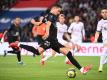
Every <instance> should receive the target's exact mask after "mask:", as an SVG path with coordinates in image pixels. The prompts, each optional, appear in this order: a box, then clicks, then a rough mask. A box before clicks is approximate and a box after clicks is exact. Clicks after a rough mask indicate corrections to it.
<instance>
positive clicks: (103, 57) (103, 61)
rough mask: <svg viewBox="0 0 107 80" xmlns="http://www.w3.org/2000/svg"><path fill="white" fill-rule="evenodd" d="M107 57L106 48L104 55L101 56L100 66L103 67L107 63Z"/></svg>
mask: <svg viewBox="0 0 107 80" xmlns="http://www.w3.org/2000/svg"><path fill="white" fill-rule="evenodd" d="M106 57H107V48H106V47H105V48H104V51H103V54H102V55H101V56H100V65H103V64H104V63H105V60H106Z"/></svg>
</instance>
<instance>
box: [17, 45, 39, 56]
mask: <svg viewBox="0 0 107 80" xmlns="http://www.w3.org/2000/svg"><path fill="white" fill-rule="evenodd" d="M19 47H21V48H23V49H26V50H27V51H30V52H32V53H33V54H36V55H40V54H39V51H38V50H37V49H35V48H34V47H32V46H28V45H24V44H20V46H19Z"/></svg>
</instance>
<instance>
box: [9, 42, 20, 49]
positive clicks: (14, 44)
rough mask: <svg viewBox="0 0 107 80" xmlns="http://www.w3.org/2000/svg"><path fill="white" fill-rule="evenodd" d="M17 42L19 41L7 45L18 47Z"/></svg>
mask: <svg viewBox="0 0 107 80" xmlns="http://www.w3.org/2000/svg"><path fill="white" fill-rule="evenodd" d="M18 43H19V42H18V41H16V42H13V43H10V44H9V47H12V48H16V49H19V46H18Z"/></svg>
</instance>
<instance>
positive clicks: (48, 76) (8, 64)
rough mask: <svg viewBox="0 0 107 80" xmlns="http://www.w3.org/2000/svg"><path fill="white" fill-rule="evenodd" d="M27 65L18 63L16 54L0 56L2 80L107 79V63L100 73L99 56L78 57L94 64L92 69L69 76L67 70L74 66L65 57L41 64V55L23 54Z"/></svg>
mask: <svg viewBox="0 0 107 80" xmlns="http://www.w3.org/2000/svg"><path fill="white" fill-rule="evenodd" d="M22 59H23V61H24V63H25V65H19V64H17V59H16V56H6V57H3V56H0V80H107V65H106V64H105V65H104V71H103V72H101V73H99V72H98V66H99V57H81V56H78V57H76V59H77V60H78V61H79V62H80V63H81V64H82V65H83V66H85V65H88V64H93V67H92V70H91V71H90V72H89V73H88V74H86V75H82V74H80V72H79V70H78V69H76V71H77V76H76V77H75V78H74V79H73V78H68V77H67V76H66V71H67V70H68V69H69V68H71V67H74V66H71V65H66V64H65V63H64V60H65V57H64V56H63V57H59V56H57V57H52V58H50V59H49V60H48V61H47V62H46V63H45V65H44V66H41V65H40V57H35V58H33V57H32V56H22Z"/></svg>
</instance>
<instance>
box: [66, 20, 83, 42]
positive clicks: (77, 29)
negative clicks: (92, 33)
mask: <svg viewBox="0 0 107 80" xmlns="http://www.w3.org/2000/svg"><path fill="white" fill-rule="evenodd" d="M68 32H69V33H71V41H72V42H74V43H80V42H82V38H83V37H84V36H85V30H84V24H83V23H82V22H78V23H77V22H73V23H71V25H70V27H69V29H68Z"/></svg>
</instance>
